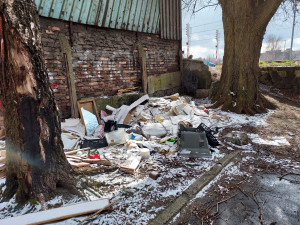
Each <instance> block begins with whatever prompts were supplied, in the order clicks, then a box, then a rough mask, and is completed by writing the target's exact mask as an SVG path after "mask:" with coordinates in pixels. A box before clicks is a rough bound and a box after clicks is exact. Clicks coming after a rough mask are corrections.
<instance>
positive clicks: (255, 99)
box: [212, 0, 282, 115]
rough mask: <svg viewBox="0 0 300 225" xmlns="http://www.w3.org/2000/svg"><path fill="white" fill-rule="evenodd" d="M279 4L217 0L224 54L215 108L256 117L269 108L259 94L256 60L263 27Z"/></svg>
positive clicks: (277, 0) (278, 0) (260, 0)
mask: <svg viewBox="0 0 300 225" xmlns="http://www.w3.org/2000/svg"><path fill="white" fill-rule="evenodd" d="M281 2H282V0H255V1H253V0H231V1H227V0H219V3H220V4H221V7H222V12H223V24H224V37H225V50H224V60H223V68H222V76H221V80H220V85H219V87H218V91H217V92H216V94H215V96H213V99H212V100H213V102H214V103H215V104H214V107H219V106H222V110H225V111H232V112H236V113H245V114H251V115H253V114H255V113H262V112H266V107H268V108H269V107H272V105H271V103H269V102H268V101H267V100H266V99H265V98H264V97H263V96H262V95H261V94H260V92H259V87H258V76H259V72H260V69H259V57H260V50H261V46H262V41H263V37H264V34H265V31H266V27H267V25H268V23H269V21H270V20H271V18H272V17H273V15H274V14H275V12H276V11H277V9H278V7H279V6H280V4H281Z"/></svg>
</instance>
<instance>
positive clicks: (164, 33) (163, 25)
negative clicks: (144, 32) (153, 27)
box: [159, 0, 182, 40]
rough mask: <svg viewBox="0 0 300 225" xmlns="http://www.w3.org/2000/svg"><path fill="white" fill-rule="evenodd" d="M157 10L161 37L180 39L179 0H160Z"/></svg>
mask: <svg viewBox="0 0 300 225" xmlns="http://www.w3.org/2000/svg"><path fill="white" fill-rule="evenodd" d="M159 10H160V35H161V38H163V39H170V40H181V39H182V38H181V35H182V33H181V29H182V28H181V1H180V0H160V9H159Z"/></svg>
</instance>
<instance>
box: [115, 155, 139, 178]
mask: <svg viewBox="0 0 300 225" xmlns="http://www.w3.org/2000/svg"><path fill="white" fill-rule="evenodd" d="M141 160H142V157H141V156H131V157H130V158H129V159H127V160H126V161H125V162H124V164H123V165H122V166H120V169H121V170H122V171H124V172H126V173H131V174H133V173H134V172H135V170H136V168H137V167H138V166H139V164H140V162H141Z"/></svg>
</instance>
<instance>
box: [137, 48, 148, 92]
mask: <svg viewBox="0 0 300 225" xmlns="http://www.w3.org/2000/svg"><path fill="white" fill-rule="evenodd" d="M139 55H140V64H141V69H142V83H143V91H144V94H147V92H148V78H147V65H146V53H145V51H144V48H143V46H141V45H139Z"/></svg>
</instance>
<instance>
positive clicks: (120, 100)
mask: <svg viewBox="0 0 300 225" xmlns="http://www.w3.org/2000/svg"><path fill="white" fill-rule="evenodd" d="M142 96H143V94H124V95H120V96H113V97H109V98H97V99H95V101H96V105H97V108H98V110H99V112H100V110H104V111H106V106H107V105H110V106H112V107H114V108H120V107H121V106H122V105H131V104H132V103H133V102H135V101H136V100H138V99H139V98H140V97H142ZM107 112H108V113H110V112H109V111H107Z"/></svg>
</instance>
